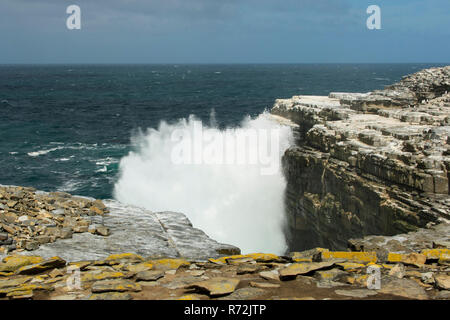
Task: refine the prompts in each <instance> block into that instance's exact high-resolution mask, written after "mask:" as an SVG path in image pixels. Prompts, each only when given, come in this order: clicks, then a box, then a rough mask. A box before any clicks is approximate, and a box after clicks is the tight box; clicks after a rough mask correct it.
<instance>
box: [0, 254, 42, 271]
mask: <svg viewBox="0 0 450 320" xmlns="http://www.w3.org/2000/svg"><path fill="white" fill-rule="evenodd" d="M43 260H44V259H43V258H42V257H39V256H22V255H13V256H8V257H6V258H4V259H3V262H2V263H0V272H15V271H16V270H18V269H20V268H21V267H24V266H28V265H31V264H36V263H40V262H42V261H43Z"/></svg>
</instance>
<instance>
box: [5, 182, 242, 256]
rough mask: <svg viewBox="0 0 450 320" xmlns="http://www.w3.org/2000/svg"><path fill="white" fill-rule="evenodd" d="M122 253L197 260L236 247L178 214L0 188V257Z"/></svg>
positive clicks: (226, 252) (59, 193) (236, 252)
mask: <svg viewBox="0 0 450 320" xmlns="http://www.w3.org/2000/svg"><path fill="white" fill-rule="evenodd" d="M122 252H133V253H136V254H140V255H143V256H145V257H153V258H158V257H164V258H179V257H183V258H188V259H200V260H201V259H207V258H210V257H219V256H223V255H229V254H238V253H240V249H239V248H237V247H235V246H231V245H227V244H221V243H218V242H217V241H215V240H213V239H211V238H209V237H208V236H207V235H206V234H205V233H204V232H203V231H201V230H199V229H196V228H194V227H193V226H192V224H191V222H190V221H189V219H188V218H187V217H186V216H185V215H184V214H182V213H176V212H151V211H149V210H145V209H142V208H138V207H134V206H130V205H125V204H123V203H120V202H118V201H115V200H103V201H101V200H95V199H92V198H86V197H78V196H72V195H70V194H67V193H61V192H50V193H47V192H42V191H36V190H34V189H32V188H24V187H16V186H0V257H1V256H2V255H3V256H5V255H6V254H8V253H9V254H16V253H19V254H23V255H39V256H42V257H43V258H45V259H48V258H50V257H53V256H59V257H61V258H63V259H65V260H68V261H73V260H95V259H100V258H102V257H104V256H105V255H108V254H118V253H122Z"/></svg>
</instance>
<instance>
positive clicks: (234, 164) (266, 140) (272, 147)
mask: <svg viewBox="0 0 450 320" xmlns="http://www.w3.org/2000/svg"><path fill="white" fill-rule="evenodd" d="M199 124H200V126H199ZM196 130H197V131H196ZM196 132H197V133H200V134H201V136H202V138H199V137H195V134H196ZM255 137H256V138H255ZM199 139H200V140H201V141H200V142H201V143H200V144H199V145H198V142H199ZM202 139H203V140H202ZM240 142H244V143H243V144H242V143H241V144H240ZM132 143H133V146H134V150H133V151H132V152H130V153H129V154H128V155H127V156H125V157H124V158H122V159H121V161H120V165H119V171H120V174H119V179H118V181H117V182H116V184H115V187H114V197H115V198H116V199H117V200H119V201H121V202H124V203H129V204H133V205H137V206H141V207H145V208H147V209H149V210H152V211H178V212H182V213H184V214H186V215H187V216H188V217H189V219H190V220H191V221H192V223H193V225H194V227H196V228H200V229H202V230H203V231H205V232H206V233H207V234H208V235H209V236H210V237H212V238H213V239H215V240H217V241H219V242H223V243H228V244H233V245H235V246H238V247H239V248H241V250H242V252H243V253H250V252H272V253H277V254H282V253H284V251H285V250H286V249H287V247H286V241H285V236H284V233H283V226H284V205H283V195H284V190H285V180H284V177H283V175H282V173H281V168H280V159H281V156H282V155H283V153H284V151H285V150H286V149H287V148H288V147H289V146H290V145H291V144H292V143H293V134H292V130H291V128H290V127H288V126H285V125H282V124H280V123H278V122H276V121H274V120H273V118H272V117H271V116H270V115H269V114H267V113H263V114H261V115H260V116H258V117H257V118H255V119H251V118H250V117H246V118H245V119H244V120H243V121H242V123H241V125H240V126H239V127H237V128H226V129H219V128H218V127H217V126H216V125H215V123H214V121H211V123H210V124H208V125H204V124H202V123H200V121H199V120H197V119H196V118H195V117H194V116H191V117H189V119H182V120H179V121H178V122H176V123H174V124H168V123H166V122H161V123H160V125H159V127H158V128H157V129H148V130H147V131H146V132H140V133H139V134H136V135H134V136H133V138H132ZM196 145H197V146H196ZM180 146H181V147H182V148H181V149H183V150H182V152H181V153H176V152H175V151H176V150H178V151H179V149H180ZM199 146H200V147H199ZM226 146H232V147H229V148H227V147H226ZM233 146H234V147H233ZM211 150H213V151H215V155H214V156H211V154H210V153H209V157H208V156H207V152H211ZM221 150H223V152H222V151H221ZM191 152H192V153H191ZM213 153H214V152H213ZM242 153H246V154H248V157H247V159H244V160H247V161H238V160H239V159H238V158H239V157H240V156H242ZM180 154H181V156H180ZM252 155H256V161H255V158H252ZM233 157H234V158H233ZM241 158H242V157H241ZM180 159H181V160H180ZM221 159H222V160H223V161H220V160H221ZM199 160H200V161H199ZM233 160H234V161H233ZM241 160H242V159H241ZM269 162H270V163H269ZM269 168H270V169H271V170H268V169H269Z"/></svg>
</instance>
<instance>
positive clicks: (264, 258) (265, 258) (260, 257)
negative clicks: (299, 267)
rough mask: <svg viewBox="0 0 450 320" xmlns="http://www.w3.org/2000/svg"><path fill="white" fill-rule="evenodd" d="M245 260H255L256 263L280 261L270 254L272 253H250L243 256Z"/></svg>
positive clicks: (277, 257)
mask: <svg viewBox="0 0 450 320" xmlns="http://www.w3.org/2000/svg"><path fill="white" fill-rule="evenodd" d="M244 257H246V258H251V259H253V260H255V261H256V262H272V261H277V260H280V257H279V256H277V255H275V254H272V253H250V254H246V255H244Z"/></svg>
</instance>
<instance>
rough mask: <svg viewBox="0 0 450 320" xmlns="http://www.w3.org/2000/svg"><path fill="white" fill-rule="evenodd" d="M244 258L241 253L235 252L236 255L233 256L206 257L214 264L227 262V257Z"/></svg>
mask: <svg viewBox="0 0 450 320" xmlns="http://www.w3.org/2000/svg"><path fill="white" fill-rule="evenodd" d="M242 258H245V256H244V255H242V254H237V255H233V256H227V257H220V258H217V259H212V258H211V259H208V261H209V262H212V263H215V264H227V260H228V259H242Z"/></svg>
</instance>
